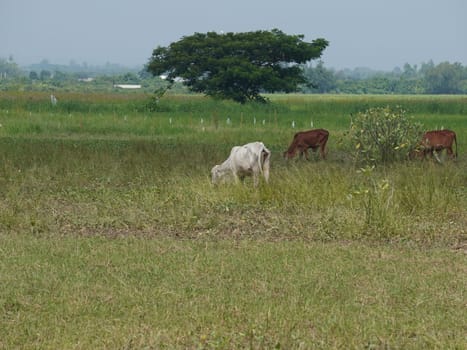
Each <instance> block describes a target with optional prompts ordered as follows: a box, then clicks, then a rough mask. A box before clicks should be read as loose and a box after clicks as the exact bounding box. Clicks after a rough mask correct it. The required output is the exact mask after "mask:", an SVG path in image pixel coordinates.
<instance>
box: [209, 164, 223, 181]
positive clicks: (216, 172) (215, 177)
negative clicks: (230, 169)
mask: <svg viewBox="0 0 467 350" xmlns="http://www.w3.org/2000/svg"><path fill="white" fill-rule="evenodd" d="M220 177H221V171H220V169H219V165H214V167H213V168H212V169H211V181H212V183H213V184H216V183H218V182H219V179H220Z"/></svg>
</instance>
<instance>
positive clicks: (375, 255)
mask: <svg viewBox="0 0 467 350" xmlns="http://www.w3.org/2000/svg"><path fill="white" fill-rule="evenodd" d="M10 95H11V96H10ZM10 95H8V94H7V95H3V94H2V96H0V124H1V127H0V313H1V315H2V317H0V348H5V349H15V348H21V349H37V348H42V349H57V348H78V349H90V348H104V349H105V348H108V349H115V348H125V349H132V348H136V349H143V348H179V349H186V348H219V349H228V348H287V349H289V348H290V349H293V348H297V349H298V348H336V349H338V348H351V349H352V348H355V349H357V348H358V349H361V348H409V349H410V348H452V349H454V348H462V347H463V346H464V344H465V340H466V339H465V316H466V315H465V307H464V306H465V297H464V296H465V293H466V290H467V284H466V280H465V278H463V276H464V275H465V270H466V260H465V256H464V255H465V254H464V252H465V242H466V231H465V227H467V209H466V208H467V187H466V186H467V171H466V170H467V169H466V164H467V163H466V161H467V158H466V156H465V155H464V153H463V149H465V145H466V144H465V139H466V138H467V128H466V119H465V118H463V117H462V116H460V115H458V114H457V113H458V111H459V109H455V108H454V110H453V111H452V113H453V114H450V113H447V112H446V110H444V112H443V113H442V114H427V115H416V118H419V119H423V118H425V119H426V120H427V121H429V123H430V125H436V124H437V123H440V120H442V123H443V125H444V126H445V127H448V126H449V127H450V128H452V129H454V130H455V131H456V132H457V133H458V140H459V146H460V151H459V153H460V157H459V159H458V160H457V161H455V162H448V161H446V162H444V163H443V164H437V163H434V162H430V161H426V162H399V163H395V164H392V165H390V166H385V167H376V168H363V169H360V168H359V167H358V166H356V165H355V164H354V163H353V162H352V161H351V158H350V157H349V156H348V153H349V152H350V151H351V150H349V149H348V148H347V146H346V145H345V139H346V134H345V131H346V130H347V128H348V119H347V118H348V117H347V116H346V113H344V111H345V110H346V109H347V107H345V108H344V107H342V106H339V103H342V104H344V102H342V101H340V98H341V99H343V100H347V99H348V100H349V101H348V103H349V104H352V103H355V106H357V105H358V102H352V101H351V100H352V97H348V96H345V97H338V98H335V97H328V98H324V97H306V98H304V97H300V96H293V97H290V96H289V97H283V96H272V97H271V99H273V102H274V103H273V104H271V105H268V106H253V105H252V106H243V107H241V106H237V105H233V104H231V103H229V102H222V103H221V102H219V101H211V100H206V99H205V98H203V97H200V96H195V97H188V96H181V97H180V96H168V97H167V99H166V100H164V101H163V102H161V103H164V104H166V107H165V108H166V110H165V111H162V110H161V111H159V112H153V113H150V112H148V111H146V110H145V109H144V108H143V109H141V110H140V109H139V108H140V106H141V105H144V103H146V99H145V98H143V97H141V96H133V95H131V96H130V97H128V96H120V95H119V96H113V95H103V96H85V95H82V96H81V95H80V96H75V95H63V96H60V95H58V94H57V95H58V96H57V97H58V98H59V105H60V103H63V102H64V101H63V100H64V99H66V98H70V100H71V101H70V103H69V104H68V107H69V108H70V109H69V110H67V109H66V108H65V107H59V108H65V109H54V108H52V107H51V106H49V105H48V102H44V101H43V99H48V96H47V95H41V96H39V95H36V94H25V95H21V94H19V93H16V94H15V93H10ZM12 96H13V97H12ZM12 98H17V99H19V100H18V101H16V102H11V99H12ZM29 98H31V99H32V101H29V102H28V99H29ZM443 98H444V97H443ZM443 98H440V99H439V101H440V102H439V103H441V104H442V103H444V102H443ZM35 99H37V101H36V100H35ZM284 99H285V100H284ZM287 99H289V100H287ZM301 99H303V102H302V100H301ZM334 99H337V100H338V101H337V102H336V101H334ZM358 99H359V98H357V101H358ZM371 99H374V101H372V103H373V102H374V103H377V101H380V103H382V104H386V102H388V101H387V100H390V101H391V102H393V103H397V102H398V99H397V98H395V97H394V98H393V97H389V98H387V97H384V98H381V99H377V98H375V97H371ZM447 99H449V98H447ZM7 100H10V102H5V101H7ZM25 100H26V101H25ZM47 101H48V100H47ZM326 101H327V103H328V104H329V106H326V103H325V102H326ZM463 101H464V100H463V97H458V98H456V99H454V101H452V102H453V103H454V104H457V103H463ZM169 102H171V103H172V104H171V103H169ZM74 104H76V106H75V107H74ZM88 104H89V106H88V107H89V108H91V109H90V110H89V109H88V110H86V105H88ZM107 104H109V105H112V104H113V105H114V106H113V107H112V106H107ZM59 105H57V106H59ZM134 105H138V106H137V108H134ZM333 105H334V107H333ZM203 106H204V109H203ZM347 106H349V105H347ZM68 107H67V108H68ZM318 107H319V108H321V109H319V108H318ZM443 108H444V107H443ZM446 108H447V107H446ZM456 108H457V107H456ZM318 110H319V111H320V112H319V113H318V112H316V111H318ZM312 111H315V112H316V114H315V115H313V117H312V118H311V117H310V114H309V113H311V112H312ZM227 112H228V113H227ZM436 113H439V112H436ZM227 118H230V123H227ZM254 118H255V119H254ZM201 119H202V120H203V122H201ZM254 120H256V124H255V123H254ZM262 120H265V122H264V123H263V122H262ZM292 121H295V123H296V128H295V129H293V128H292V127H291V122H292ZM311 121H313V122H314V124H315V126H316V127H318V126H319V127H325V128H328V129H329V130H330V131H331V137H330V141H329V154H328V157H327V160H325V161H321V160H318V159H316V158H315V159H313V160H312V161H309V162H307V161H304V160H293V161H288V162H286V161H285V160H284V159H282V157H281V153H282V152H283V151H284V150H285V149H286V147H287V145H288V143H289V142H290V140H291V137H292V135H293V133H294V132H295V131H296V130H297V129H300V128H305V127H306V128H308V127H311V124H310V123H311ZM252 140H262V141H264V142H265V143H266V145H267V146H268V148H270V149H271V150H272V151H273V156H272V162H271V178H270V183H269V184H266V183H264V182H261V183H260V186H259V187H258V188H253V186H252V183H251V179H246V182H245V184H225V185H222V186H213V185H212V184H211V183H210V178H209V171H210V169H211V167H212V166H213V165H214V164H218V163H220V162H222V161H223V160H224V159H225V158H226V157H227V156H228V154H229V151H230V148H231V147H232V146H233V145H236V144H240V143H243V142H249V141H252Z"/></svg>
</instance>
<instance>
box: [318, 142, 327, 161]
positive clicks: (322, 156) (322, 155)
mask: <svg viewBox="0 0 467 350" xmlns="http://www.w3.org/2000/svg"><path fill="white" fill-rule="evenodd" d="M324 147H325V145H320V147H319V152H320V154H321V159H326V150H325V149H324Z"/></svg>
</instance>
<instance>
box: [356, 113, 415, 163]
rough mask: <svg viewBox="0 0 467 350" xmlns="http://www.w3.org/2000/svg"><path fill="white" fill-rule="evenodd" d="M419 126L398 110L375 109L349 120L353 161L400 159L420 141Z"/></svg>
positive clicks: (405, 156)
mask: <svg viewBox="0 0 467 350" xmlns="http://www.w3.org/2000/svg"><path fill="white" fill-rule="evenodd" d="M421 132H422V125H421V124H420V123H416V122H414V121H413V120H412V118H409V117H408V116H407V115H406V111H405V110H403V109H402V108H400V107H395V108H392V107H376V108H370V109H368V110H366V111H365V112H361V113H358V114H357V116H356V117H354V118H352V122H351V126H350V140H351V144H352V147H353V148H354V149H355V159H356V160H357V161H359V162H364V163H372V164H375V163H376V164H377V163H390V162H394V161H399V160H404V159H406V158H407V155H408V153H409V152H410V151H411V150H412V149H413V148H414V147H415V145H416V143H417V141H418V140H419V139H420V135H421Z"/></svg>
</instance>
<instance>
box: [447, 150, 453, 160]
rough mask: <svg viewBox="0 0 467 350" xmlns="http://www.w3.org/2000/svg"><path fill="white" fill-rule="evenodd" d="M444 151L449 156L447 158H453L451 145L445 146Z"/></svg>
mask: <svg viewBox="0 0 467 350" xmlns="http://www.w3.org/2000/svg"><path fill="white" fill-rule="evenodd" d="M446 153H447V155H448V156H449V158H451V159H453V158H454V152H453V151H452V147H446Z"/></svg>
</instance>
